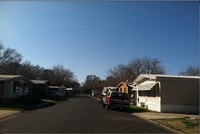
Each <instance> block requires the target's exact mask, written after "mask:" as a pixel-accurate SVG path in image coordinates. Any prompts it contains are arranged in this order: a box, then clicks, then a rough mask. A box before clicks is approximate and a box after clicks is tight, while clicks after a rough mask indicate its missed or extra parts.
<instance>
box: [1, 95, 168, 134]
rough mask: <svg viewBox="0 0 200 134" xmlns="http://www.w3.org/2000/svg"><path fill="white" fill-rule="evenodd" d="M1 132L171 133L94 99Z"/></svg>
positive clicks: (35, 114) (43, 112) (74, 101)
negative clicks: (107, 107)
mask: <svg viewBox="0 0 200 134" xmlns="http://www.w3.org/2000/svg"><path fill="white" fill-rule="evenodd" d="M0 132H1V133H2V132H10V133H12V132H13V133H73V132H76V133H83V132H86V133H89V132H92V133H95V132H102V133H106V132H107V133H109V132H112V133H117V132H118V133H127V132H129V133H169V131H167V130H166V129H164V128H161V127H159V126H157V125H155V124H151V123H149V122H147V121H145V120H142V119H140V118H138V117H136V116H134V115H131V113H125V112H120V111H114V110H112V111H108V110H105V109H104V108H102V107H101V105H99V103H98V102H97V101H96V100H95V99H93V98H90V97H86V96H79V97H75V98H69V99H68V100H66V101H59V102H57V104H56V105H55V106H51V107H47V108H43V109H39V110H34V111H31V112H27V113H24V114H21V115H20V116H18V117H15V118H12V119H10V120H7V121H4V122H1V123H0Z"/></svg>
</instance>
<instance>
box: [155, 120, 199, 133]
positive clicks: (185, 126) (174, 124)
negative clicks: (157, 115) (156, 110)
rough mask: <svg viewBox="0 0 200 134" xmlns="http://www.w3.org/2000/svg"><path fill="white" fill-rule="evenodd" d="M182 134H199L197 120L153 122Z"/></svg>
mask: <svg viewBox="0 0 200 134" xmlns="http://www.w3.org/2000/svg"><path fill="white" fill-rule="evenodd" d="M153 121H155V122H158V123H160V124H163V125H165V126H167V127H170V128H173V129H175V130H178V131H181V132H183V133H199V118H198V117H197V118H190V117H184V118H174V119H156V120H153Z"/></svg>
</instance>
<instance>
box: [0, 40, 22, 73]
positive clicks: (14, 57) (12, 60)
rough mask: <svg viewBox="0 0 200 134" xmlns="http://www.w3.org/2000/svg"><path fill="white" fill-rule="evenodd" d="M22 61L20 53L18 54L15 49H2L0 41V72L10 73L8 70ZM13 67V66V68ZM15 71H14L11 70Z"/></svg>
mask: <svg viewBox="0 0 200 134" xmlns="http://www.w3.org/2000/svg"><path fill="white" fill-rule="evenodd" d="M21 61H22V55H21V54H19V53H18V52H17V51H16V50H15V49H11V48H6V49H4V47H3V45H2V44H1V43H0V73H4V74H7V73H11V72H9V70H8V69H9V68H10V70H12V69H16V68H17V66H19V64H20V63H21ZM13 67H14V68H13ZM12 73H16V72H12Z"/></svg>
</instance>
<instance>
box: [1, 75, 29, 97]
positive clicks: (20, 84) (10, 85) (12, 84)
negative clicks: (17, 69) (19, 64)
mask: <svg viewBox="0 0 200 134" xmlns="http://www.w3.org/2000/svg"><path fill="white" fill-rule="evenodd" d="M30 84H31V82H30V81H29V80H28V79H26V78H25V77H23V76H21V75H0V100H5V99H12V98H17V97H20V96H23V95H27V94H28V93H29V90H30Z"/></svg>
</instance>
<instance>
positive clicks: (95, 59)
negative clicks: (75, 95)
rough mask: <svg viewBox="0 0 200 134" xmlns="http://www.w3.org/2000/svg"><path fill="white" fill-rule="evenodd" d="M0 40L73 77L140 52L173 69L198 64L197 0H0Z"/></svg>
mask: <svg viewBox="0 0 200 134" xmlns="http://www.w3.org/2000/svg"><path fill="white" fill-rule="evenodd" d="M0 41H1V42H2V43H3V44H4V46H5V47H10V48H13V49H16V50H17V52H19V53H21V54H22V55H23V57H24V58H23V60H24V61H25V60H30V61H31V62H32V63H33V64H35V65H40V66H42V67H45V68H52V67H53V66H54V65H64V67H65V68H69V69H70V70H71V71H73V72H74V73H75V75H76V76H77V79H78V80H79V82H83V81H84V80H85V78H86V76H87V75H90V74H94V75H96V76H99V77H101V78H102V79H105V77H106V76H107V71H108V70H109V69H111V68H113V67H115V66H116V65H118V64H128V63H129V61H131V60H132V59H133V58H138V57H139V58H142V57H145V56H150V57H152V58H158V59H159V60H160V61H162V65H163V66H164V67H165V69H166V73H167V74H173V75H176V74H178V73H179V72H180V71H182V70H184V69H186V67H187V66H188V65H192V66H199V3H198V2H197V1H196V2H186V1H185V2H170V1H169V2H159V1H157V2H134V1H132V2H130V1H129V2H122V1H121V2H109V1H107V2H71V1H59V2H56V1H37V2H36V1H8V2H6V1H0Z"/></svg>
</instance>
